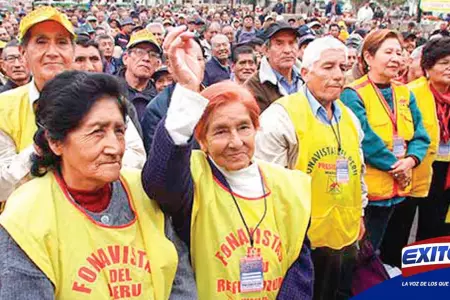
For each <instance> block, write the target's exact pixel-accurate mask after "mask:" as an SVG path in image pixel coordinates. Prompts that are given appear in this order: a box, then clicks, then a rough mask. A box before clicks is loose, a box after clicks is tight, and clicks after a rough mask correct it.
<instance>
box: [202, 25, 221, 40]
mask: <svg viewBox="0 0 450 300" xmlns="http://www.w3.org/2000/svg"><path fill="white" fill-rule="evenodd" d="M219 32H220V27H219V26H216V25H215V24H213V25H211V26H209V28H208V30H207V31H206V32H205V39H206V40H207V41H208V42H211V39H212V38H213V37H214V36H215V35H216V34H218V33H219Z"/></svg>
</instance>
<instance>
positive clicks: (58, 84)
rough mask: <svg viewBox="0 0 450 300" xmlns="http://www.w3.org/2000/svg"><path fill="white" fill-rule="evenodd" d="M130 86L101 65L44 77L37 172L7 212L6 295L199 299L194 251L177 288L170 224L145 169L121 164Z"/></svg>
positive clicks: (1, 255)
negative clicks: (143, 176) (144, 183)
mask: <svg viewBox="0 0 450 300" xmlns="http://www.w3.org/2000/svg"><path fill="white" fill-rule="evenodd" d="M122 94H123V93H122V88H121V86H120V84H119V82H118V80H117V79H116V78H115V77H113V76H110V75H105V74H100V73H84V72H79V71H72V72H65V73H62V74H60V75H58V76H57V77H55V78H54V79H53V80H51V81H50V82H49V83H47V84H46V85H45V86H44V89H43V90H42V92H41V95H40V98H39V101H38V102H37V107H36V125H37V127H38V130H37V132H36V133H35V135H34V142H35V148H36V152H37V153H38V154H33V156H32V167H31V173H32V174H33V175H34V176H36V177H37V178H35V179H33V180H31V181H30V182H28V183H26V184H24V185H22V186H21V187H20V188H19V189H18V190H17V191H16V192H15V193H14V194H12V195H11V197H10V198H9V199H8V204H7V206H6V209H5V211H4V212H3V214H2V215H1V216H0V224H1V226H0V274H2V275H1V276H2V278H1V284H0V295H1V298H3V297H5V298H7V299H77V298H82V299H109V298H111V297H113V298H115V299H118V298H128V297H130V296H131V295H133V297H134V299H161V300H162V299H168V298H169V296H170V297H171V299H179V298H176V297H177V296H179V297H182V298H181V299H196V290H195V283H194V280H193V276H192V274H191V273H190V272H189V267H188V261H187V255H180V257H179V265H178V271H179V272H180V270H181V272H183V278H182V279H180V280H177V283H183V287H182V288H180V287H177V288H175V289H174V290H175V291H174V292H171V290H172V283H173V282H174V277H175V273H176V271H177V251H176V248H175V247H174V245H173V243H172V242H171V241H170V240H169V239H168V237H170V238H174V235H173V234H172V231H171V227H170V223H168V222H166V221H165V218H164V215H163V214H162V213H161V211H160V210H159V207H158V205H157V204H156V203H155V202H154V201H152V200H150V199H149V198H148V197H146V195H145V193H144V191H143V190H142V187H141V184H140V174H139V172H138V171H131V170H121V165H122V163H121V162H122V157H123V155H124V151H125V137H124V136H125V129H126V123H125V120H126V112H127V108H126V103H125V102H124V101H125V100H124V98H122ZM24 220H25V221H24ZM166 234H167V236H168V237H166ZM155 245H157V247H156V246H155ZM177 248H178V249H180V251H181V250H182V249H183V245H181V244H179V245H178V247H177ZM7 257H15V260H14V261H15V263H18V265H16V267H12V266H11V265H10V263H9V261H11V260H8V259H7ZM137 257H139V259H138V258H137ZM17 266H19V267H17ZM12 269H14V270H16V269H17V270H22V271H11V270H12ZM29 274H34V275H33V276H30V275H29ZM177 274H179V273H177ZM125 278H127V279H125ZM131 280H132V283H131V282H130V281H131ZM12 281H14V282H15V283H16V284H8V282H12ZM18 287H20V288H18ZM36 287H39V288H36ZM177 294H178V295H177ZM181 294H182V295H181ZM172 297H175V298H172Z"/></svg>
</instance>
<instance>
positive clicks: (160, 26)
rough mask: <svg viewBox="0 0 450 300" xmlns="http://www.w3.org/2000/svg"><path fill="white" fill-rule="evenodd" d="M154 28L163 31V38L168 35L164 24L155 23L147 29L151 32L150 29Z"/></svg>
mask: <svg viewBox="0 0 450 300" xmlns="http://www.w3.org/2000/svg"><path fill="white" fill-rule="evenodd" d="M152 27H153V28H154V27H158V28H160V29H161V30H162V34H163V36H164V35H166V29H165V28H164V26H163V24H161V23H156V22H154V23H150V24H148V25H147V26H146V27H145V28H146V29H147V30H149V31H150V28H152Z"/></svg>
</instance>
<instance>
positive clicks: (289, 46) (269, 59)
mask: <svg viewBox="0 0 450 300" xmlns="http://www.w3.org/2000/svg"><path fill="white" fill-rule="evenodd" d="M265 37H266V38H267V40H266V42H265V53H266V56H265V57H263V58H262V60H261V65H260V67H259V71H258V72H256V73H255V74H254V75H253V76H252V77H250V78H249V79H248V80H247V82H246V83H245V85H246V86H247V88H249V89H250V91H251V92H252V94H253V96H255V98H256V101H257V102H258V105H259V107H260V109H261V112H263V111H264V110H265V109H266V108H267V107H268V106H269V105H270V104H271V103H272V102H274V101H275V100H277V99H279V98H281V97H282V96H287V95H290V94H293V93H296V92H297V91H298V90H299V88H300V87H301V86H302V85H303V81H302V79H301V77H300V72H299V70H298V69H297V68H296V67H295V66H294V65H295V62H296V59H297V55H298V39H297V37H298V32H297V30H296V29H294V28H292V27H291V25H289V24H288V23H285V22H281V21H280V22H277V23H273V24H271V25H270V26H269V27H268V28H267V29H266V31H265Z"/></svg>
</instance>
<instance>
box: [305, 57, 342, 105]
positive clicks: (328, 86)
mask: <svg viewBox="0 0 450 300" xmlns="http://www.w3.org/2000/svg"><path fill="white" fill-rule="evenodd" d="M346 66H347V61H346V57H345V52H344V51H343V50H339V49H328V50H325V51H323V52H322V53H321V55H320V59H319V60H318V61H316V62H315V63H314V64H313V65H312V66H311V67H310V69H306V68H302V70H301V73H302V74H301V75H302V78H303V79H304V80H305V82H306V85H307V87H308V89H309V90H310V91H311V93H312V94H313V95H314V97H315V98H316V99H317V100H318V101H319V102H323V101H325V102H331V101H334V100H336V99H337V98H338V97H339V95H340V93H341V91H342V88H343V86H344V71H345V68H346Z"/></svg>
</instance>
